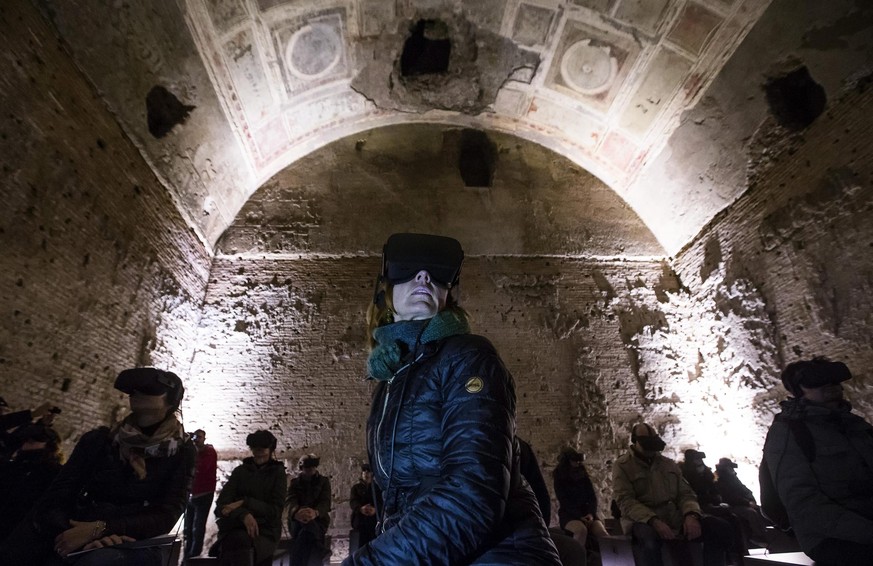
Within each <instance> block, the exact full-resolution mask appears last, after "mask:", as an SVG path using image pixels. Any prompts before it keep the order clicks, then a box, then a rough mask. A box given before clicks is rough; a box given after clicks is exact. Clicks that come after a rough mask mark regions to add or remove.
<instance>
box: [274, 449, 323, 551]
mask: <svg viewBox="0 0 873 566" xmlns="http://www.w3.org/2000/svg"><path fill="white" fill-rule="evenodd" d="M320 463H321V458H319V457H318V456H316V455H315V454H307V455H305V456H302V457H301V458H300V461H299V462H298V464H297V468H298V469H299V470H300V473H299V474H298V475H297V477H296V478H294V479H292V480H291V484H290V485H289V486H288V497H287V498H286V500H285V503H286V504H287V505H288V531H289V532H290V533H291V538H292V539H293V542H292V543H291V566H308V564H310V561H311V560H315V561H317V563H318V564H321V562H322V560H321V559H322V557H323V556H324V555H325V554H327V553H328V552H329V549H328V548H326V546H325V534H326V533H327V528H328V527H329V526H330V503H331V493H330V478H328V477H327V476H323V475H321V474H320V473H319V472H318V465H319V464H320Z"/></svg>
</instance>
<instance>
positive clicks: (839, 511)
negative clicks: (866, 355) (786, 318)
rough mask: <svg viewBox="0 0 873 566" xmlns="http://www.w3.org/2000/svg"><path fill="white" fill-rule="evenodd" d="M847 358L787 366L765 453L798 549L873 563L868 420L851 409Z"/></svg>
mask: <svg viewBox="0 0 873 566" xmlns="http://www.w3.org/2000/svg"><path fill="white" fill-rule="evenodd" d="M849 379H852V374H851V372H850V371H849V368H848V367H847V366H846V364H844V363H842V362H832V361H830V360H828V359H827V358H824V357H818V358H813V359H812V360H803V361H798V362H794V363H791V364H789V365H788V366H787V367H786V368H785V370H784V371H783V372H782V383H783V385H784V386H785V388H786V389H787V390H788V391H789V392H790V393H791V394H792V395H793V397H790V398H788V399H787V400H785V401H782V403H781V404H780V405H781V407H782V412H781V413H779V414H778V415H776V417H775V418H774V420H773V424H772V425H771V426H770V431H769V432H768V433H767V440H766V441H765V442H764V458H765V459H766V461H767V470H769V473H770V479H771V480H772V482H773V485H774V486H775V488H776V492H777V493H778V494H779V499H780V500H781V501H782V504H783V505H784V506H785V510H786V511H787V513H788V518H789V520H790V522H791V527H792V528H793V529H794V533H795V535H796V536H797V542H799V543H800V548H801V549H802V550H803V552H805V553H806V554H808V555H809V556H810V557H811V558H812V559H813V560H815V563H816V564H817V565H822V566H831V565H838V566H856V565H857V566H860V565H862V564H863V565H869V564H870V563H871V561H873V426H871V425H870V423H868V422H867V421H865V420H864V419H863V418H861V417H860V416H858V415H856V414H854V413H853V412H852V406H851V405H850V404H849V403H848V401H846V400H845V399H843V386H842V382H843V381H847V380H849Z"/></svg>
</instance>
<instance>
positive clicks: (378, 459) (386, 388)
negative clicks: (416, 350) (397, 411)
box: [375, 352, 424, 477]
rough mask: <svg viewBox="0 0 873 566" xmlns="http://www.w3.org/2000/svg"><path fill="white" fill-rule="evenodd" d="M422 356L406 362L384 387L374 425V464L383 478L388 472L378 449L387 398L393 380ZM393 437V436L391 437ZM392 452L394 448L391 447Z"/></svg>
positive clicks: (421, 355) (420, 355)
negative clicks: (383, 400) (379, 410)
mask: <svg viewBox="0 0 873 566" xmlns="http://www.w3.org/2000/svg"><path fill="white" fill-rule="evenodd" d="M423 356H424V352H422V353H420V354H418V356H416V357H415V359H414V360H412V361H411V362H408V363H407V364H405V365H403V366H402V367H401V368H400V369H398V370H397V371H395V372H394V375H392V376H391V379H389V380H388V384H387V385H386V386H385V402H384V403H382V414H381V415H379V424H377V425H376V447H375V448H376V463H377V464H378V465H379V469H380V470H382V474H383V475H384V476H385V477H389V474H388V472H387V471H386V470H385V466H384V465H383V464H382V450H381V449H380V443H381V440H382V423H383V422H384V420H385V413H386V412H387V411H388V398H389V397H390V396H391V384H392V383H394V380H395V379H396V378H397V376H398V375H400V372H402V371H403V370H405V369H407V368H408V367H410V366H412V365H413V364H415V363H416V362H417V361H418V360H420V359H421V358H422V357H423ZM392 436H393V435H392ZM391 449H392V450H394V447H393V446H392V447H391Z"/></svg>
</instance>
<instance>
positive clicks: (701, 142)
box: [623, 0, 873, 255]
mask: <svg viewBox="0 0 873 566" xmlns="http://www.w3.org/2000/svg"><path fill="white" fill-rule="evenodd" d="M871 28H873V5H871V3H870V2H866V1H864V0H829V1H828V2H819V1H818V0H774V1H773V2H772V3H771V4H770V6H769V8H768V9H767V10H766V12H764V14H763V16H762V17H761V19H760V20H758V22H757V23H756V24H755V27H754V28H752V30H751V31H750V32H749V35H748V36H746V38H745V40H744V41H743V43H742V44H741V45H740V46H739V48H738V49H737V51H736V52H735V53H734V55H733V56H732V57H731V59H730V61H728V62H727V63H726V64H725V66H724V68H723V69H722V71H721V73H720V74H719V76H718V77H717V78H716V80H715V81H714V82H713V83H712V84H711V85H710V86H709V88H708V89H707V91H706V93H705V94H704V95H703V96H702V97H701V99H700V101H699V102H698V103H697V105H696V106H695V107H694V108H692V109H690V110H688V111H686V112H685V113H684V114H683V116H682V120H681V124H680V125H679V126H678V128H677V129H676V130H675V131H674V132H673V133H672V134H671V136H670V138H669V139H668V140H666V142H665V145H664V148H663V150H662V151H661V152H660V154H659V155H658V156H657V157H653V158H652V162H651V163H650V164H649V165H647V169H646V171H645V172H644V173H643V174H642V175H641V176H640V177H639V178H638V179H637V181H636V182H635V183H634V184H633V185H631V186H630V187H629V189H628V190H627V193H626V194H623V196H624V197H625V198H626V199H627V200H628V202H629V203H631V204H632V206H633V207H634V208H635V209H636V210H646V211H648V213H647V215H646V216H645V217H644V218H645V219H646V220H647V221H648V219H649V218H652V219H654V218H662V219H665V220H666V219H670V218H674V219H677V218H678V219H681V221H678V222H669V221H667V224H666V225H664V226H661V227H659V228H655V227H653V231H654V232H655V233H656V235H657V236H658V240H659V241H660V242H661V244H663V246H664V247H665V248H666V249H667V251H668V252H669V253H670V254H671V255H672V254H675V253H678V252H679V250H681V249H682V248H683V247H685V246H686V245H687V244H688V243H689V242H690V241H692V239H693V238H695V237H696V236H697V235H698V232H699V230H701V229H702V228H703V227H704V226H705V225H706V224H708V223H709V222H710V221H711V220H712V219H713V217H714V216H715V215H716V213H718V212H719V211H721V210H723V209H726V208H727V207H729V206H730V205H731V203H733V202H734V201H735V200H736V199H738V198H739V197H740V196H741V195H742V194H743V192H744V190H745V189H746V187H747V186H748V182H747V177H748V175H749V156H750V153H751V152H752V148H751V146H750V144H751V142H752V140H754V139H755V132H756V131H757V130H758V128H759V127H760V126H761V124H762V122H763V121H764V119H765V118H766V117H767V116H768V112H769V110H768V105H767V101H766V97H765V94H764V90H763V87H764V84H765V83H766V82H767V81H768V80H769V79H770V78H771V77H773V76H778V75H780V74H782V73H785V72H786V71H789V70H791V69H792V68H793V67H794V66H796V65H800V64H802V65H805V66H806V67H807V68H808V69H809V72H810V74H811V76H812V78H813V79H814V80H815V81H816V82H818V83H819V84H820V85H821V86H822V87H823V88H824V89H825V92H826V93H827V96H828V97H829V98H835V97H837V96H838V95H839V93H840V91H841V90H842V89H843V88H844V86H845V85H846V84H847V83H848V82H851V81H852V80H853V77H857V76H858V75H859V74H865V73H867V72H869V69H870V61H871V60H873V41H871V40H870V29H871ZM674 197H678V198H674Z"/></svg>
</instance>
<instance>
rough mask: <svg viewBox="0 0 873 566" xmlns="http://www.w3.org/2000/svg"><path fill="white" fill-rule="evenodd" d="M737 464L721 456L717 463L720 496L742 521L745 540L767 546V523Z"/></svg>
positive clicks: (717, 484) (755, 544)
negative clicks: (741, 476) (740, 474)
mask: <svg viewBox="0 0 873 566" xmlns="http://www.w3.org/2000/svg"><path fill="white" fill-rule="evenodd" d="M736 468H737V464H736V463H734V462H733V461H732V460H731V459H730V458H720V459H719V460H718V464H716V465H715V470H716V476H717V479H716V482H715V487H716V489H717V490H718V494H719V497H720V498H721V500H722V501H723V502H724V503H725V505H727V506H728V508H729V509H730V510H731V513H733V514H734V515H735V516H736V517H737V518H738V519H739V521H740V526H741V528H742V530H743V536H744V537H745V540H748V541H749V544H750V545H751V546H756V547H758V546H767V524H766V522H765V521H764V517H763V516H761V511H760V509H759V508H758V503H757V501H755V496H754V495H753V494H752V490H751V489H749V488H748V487H746V486H745V485H743V482H741V481H740V478H739V477H738V476H737V472H736V471H735V470H736Z"/></svg>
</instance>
